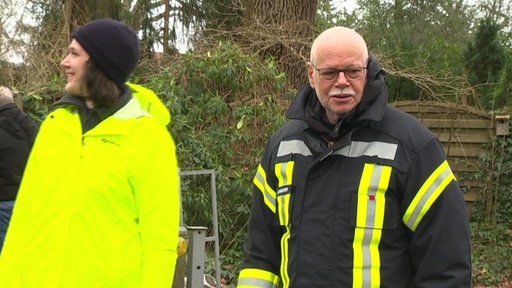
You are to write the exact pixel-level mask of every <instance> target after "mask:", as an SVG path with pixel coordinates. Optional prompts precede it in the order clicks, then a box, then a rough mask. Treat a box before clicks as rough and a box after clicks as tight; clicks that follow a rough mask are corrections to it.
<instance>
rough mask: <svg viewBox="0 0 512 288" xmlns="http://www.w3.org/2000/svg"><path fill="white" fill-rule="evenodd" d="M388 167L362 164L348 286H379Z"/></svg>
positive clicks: (389, 170) (388, 178) (388, 175)
mask: <svg viewBox="0 0 512 288" xmlns="http://www.w3.org/2000/svg"><path fill="white" fill-rule="evenodd" d="M391 171H392V168H391V167H389V166H380V165H375V164H368V163H367V164H365V166H364V169H363V174H362V176H361V181H360V183H359V189H358V192H357V212H356V228H355V231H354V242H353V243H352V249H353V252H354V259H353V281H352V287H354V288H355V287H358V288H360V287H363V288H374V287H375V288H377V287H380V253H379V243H380V240H381V238H382V228H383V227H384V212H385V211H384V210H385V207H386V197H385V193H386V191H387V189H388V185H389V181H390V179H391Z"/></svg>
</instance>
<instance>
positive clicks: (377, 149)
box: [334, 141, 398, 160]
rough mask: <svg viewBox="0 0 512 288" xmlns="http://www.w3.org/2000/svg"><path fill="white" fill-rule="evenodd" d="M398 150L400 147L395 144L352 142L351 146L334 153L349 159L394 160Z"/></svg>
mask: <svg viewBox="0 0 512 288" xmlns="http://www.w3.org/2000/svg"><path fill="white" fill-rule="evenodd" d="M397 148H398V145H397V144H393V143H386V142H379V141H374V142H359V141H352V142H351V143H350V145H348V146H345V147H343V148H341V149H338V150H336V151H334V154H335V155H343V156H347V157H360V156H376V157H378V158H382V159H389V160H394V159H395V156H396V150H397Z"/></svg>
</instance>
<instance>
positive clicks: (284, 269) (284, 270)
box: [279, 224, 291, 288]
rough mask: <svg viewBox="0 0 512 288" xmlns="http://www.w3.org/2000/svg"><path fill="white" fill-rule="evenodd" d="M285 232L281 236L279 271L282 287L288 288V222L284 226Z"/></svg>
mask: <svg viewBox="0 0 512 288" xmlns="http://www.w3.org/2000/svg"><path fill="white" fill-rule="evenodd" d="M285 227H286V232H285V233H284V234H283V237H281V267H280V269H279V270H280V273H281V278H282V279H281V280H282V282H283V285H282V286H281V287H282V288H288V287H289V285H290V275H288V261H289V257H288V252H289V249H288V248H289V245H288V241H289V240H290V227H291V225H290V224H288V225H286V226H285Z"/></svg>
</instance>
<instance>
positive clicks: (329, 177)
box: [238, 57, 471, 288]
mask: <svg viewBox="0 0 512 288" xmlns="http://www.w3.org/2000/svg"><path fill="white" fill-rule="evenodd" d="M324 114H325V112H324V110H323V107H321V105H320V103H319V101H318V100H317V97H316V94H315V91H314V90H312V89H311V88H310V87H309V85H306V86H304V87H303V88H302V89H301V90H300V91H299V92H298V94H297V95H296V97H295V99H294V100H293V101H292V103H291V105H290V108H289V110H288V112H287V117H288V118H289V119H290V120H289V122H288V123H287V124H286V125H285V126H283V127H282V128H281V129H279V130H278V131H277V132H275V133H274V135H273V136H272V137H271V138H270V140H269V142H268V144H267V147H266V150H265V152H264V155H263V157H262V160H261V163H260V165H259V167H258V168H257V173H256V176H255V177H254V180H253V183H254V191H253V198H252V208H251V209H252V210H251V217H250V220H249V226H248V235H247V239H246V242H245V246H244V250H245V251H244V252H245V258H244V260H243V264H242V269H241V271H240V275H239V278H238V287H264V288H271V287H284V288H287V287H299V288H309V287H354V288H360V287H368V288H370V287H371V288H377V287H381V288H384V287H385V288H419V287H422V288H463V287H464V288H469V287H470V285H471V260H470V236H469V223H468V222H469V221H468V217H467V214H466V207H465V202H464V199H463V195H462V193H461V191H460V189H459V186H458V184H457V181H456V179H455V177H454V174H453V173H452V170H451V169H450V166H449V165H448V163H447V161H446V157H445V154H444V151H443V148H442V146H441V145H440V142H439V141H438V139H437V138H436V137H435V135H433V134H432V133H431V132H429V130H428V129H426V128H425V127H424V126H422V125H421V124H420V123H419V122H418V121H417V120H416V119H415V118H414V117H412V116H410V115H408V114H406V113H404V112H401V111H399V110H397V109H395V108H392V107H389V106H388V105H387V91H386V85H385V82H384V71H383V70H382V69H381V67H380V66H379V64H378V63H377V62H376V60H375V59H374V58H373V57H371V59H370V62H369V66H368V76H367V81H366V86H365V89H364V94H363V98H362V100H361V102H360V103H359V105H358V106H357V107H356V108H354V109H353V111H352V113H350V114H349V115H347V116H346V117H345V118H344V119H343V120H342V121H340V122H338V123H337V124H336V125H334V126H333V127H329V125H328V124H325V123H326V121H324V120H323V115H324Z"/></svg>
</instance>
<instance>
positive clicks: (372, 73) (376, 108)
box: [286, 54, 388, 133]
mask: <svg viewBox="0 0 512 288" xmlns="http://www.w3.org/2000/svg"><path fill="white" fill-rule="evenodd" d="M387 102H388V93H387V87H386V83H385V71H384V70H383V69H382V67H381V66H380V64H379V63H378V62H377V60H376V59H375V57H374V56H373V55H371V54H370V55H369V60H368V72H367V77H366V84H365V87H364V92H363V97H362V98H361V102H359V104H358V105H357V106H356V107H355V108H354V109H353V110H352V111H350V112H348V115H347V117H346V118H345V119H346V120H345V124H344V125H350V124H354V123H356V122H360V121H363V120H374V121H378V120H380V119H381V118H382V116H383V115H384V111H385V109H386V107H387ZM324 115H325V109H324V108H323V107H322V105H321V104H320V101H318V97H317V95H316V92H315V90H314V89H312V88H311V86H310V85H309V84H305V85H304V86H302V87H301V88H300V90H299V92H298V93H297V95H296V96H295V98H294V99H293V100H292V103H291V104H290V107H289V109H288V112H287V113H286V117H288V118H289V119H299V120H304V121H306V122H308V124H309V125H310V126H311V127H312V128H313V129H315V130H317V131H320V132H326V133H328V132H329V131H330V128H331V127H328V126H329V124H327V122H326V120H324V118H325V116H324Z"/></svg>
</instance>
